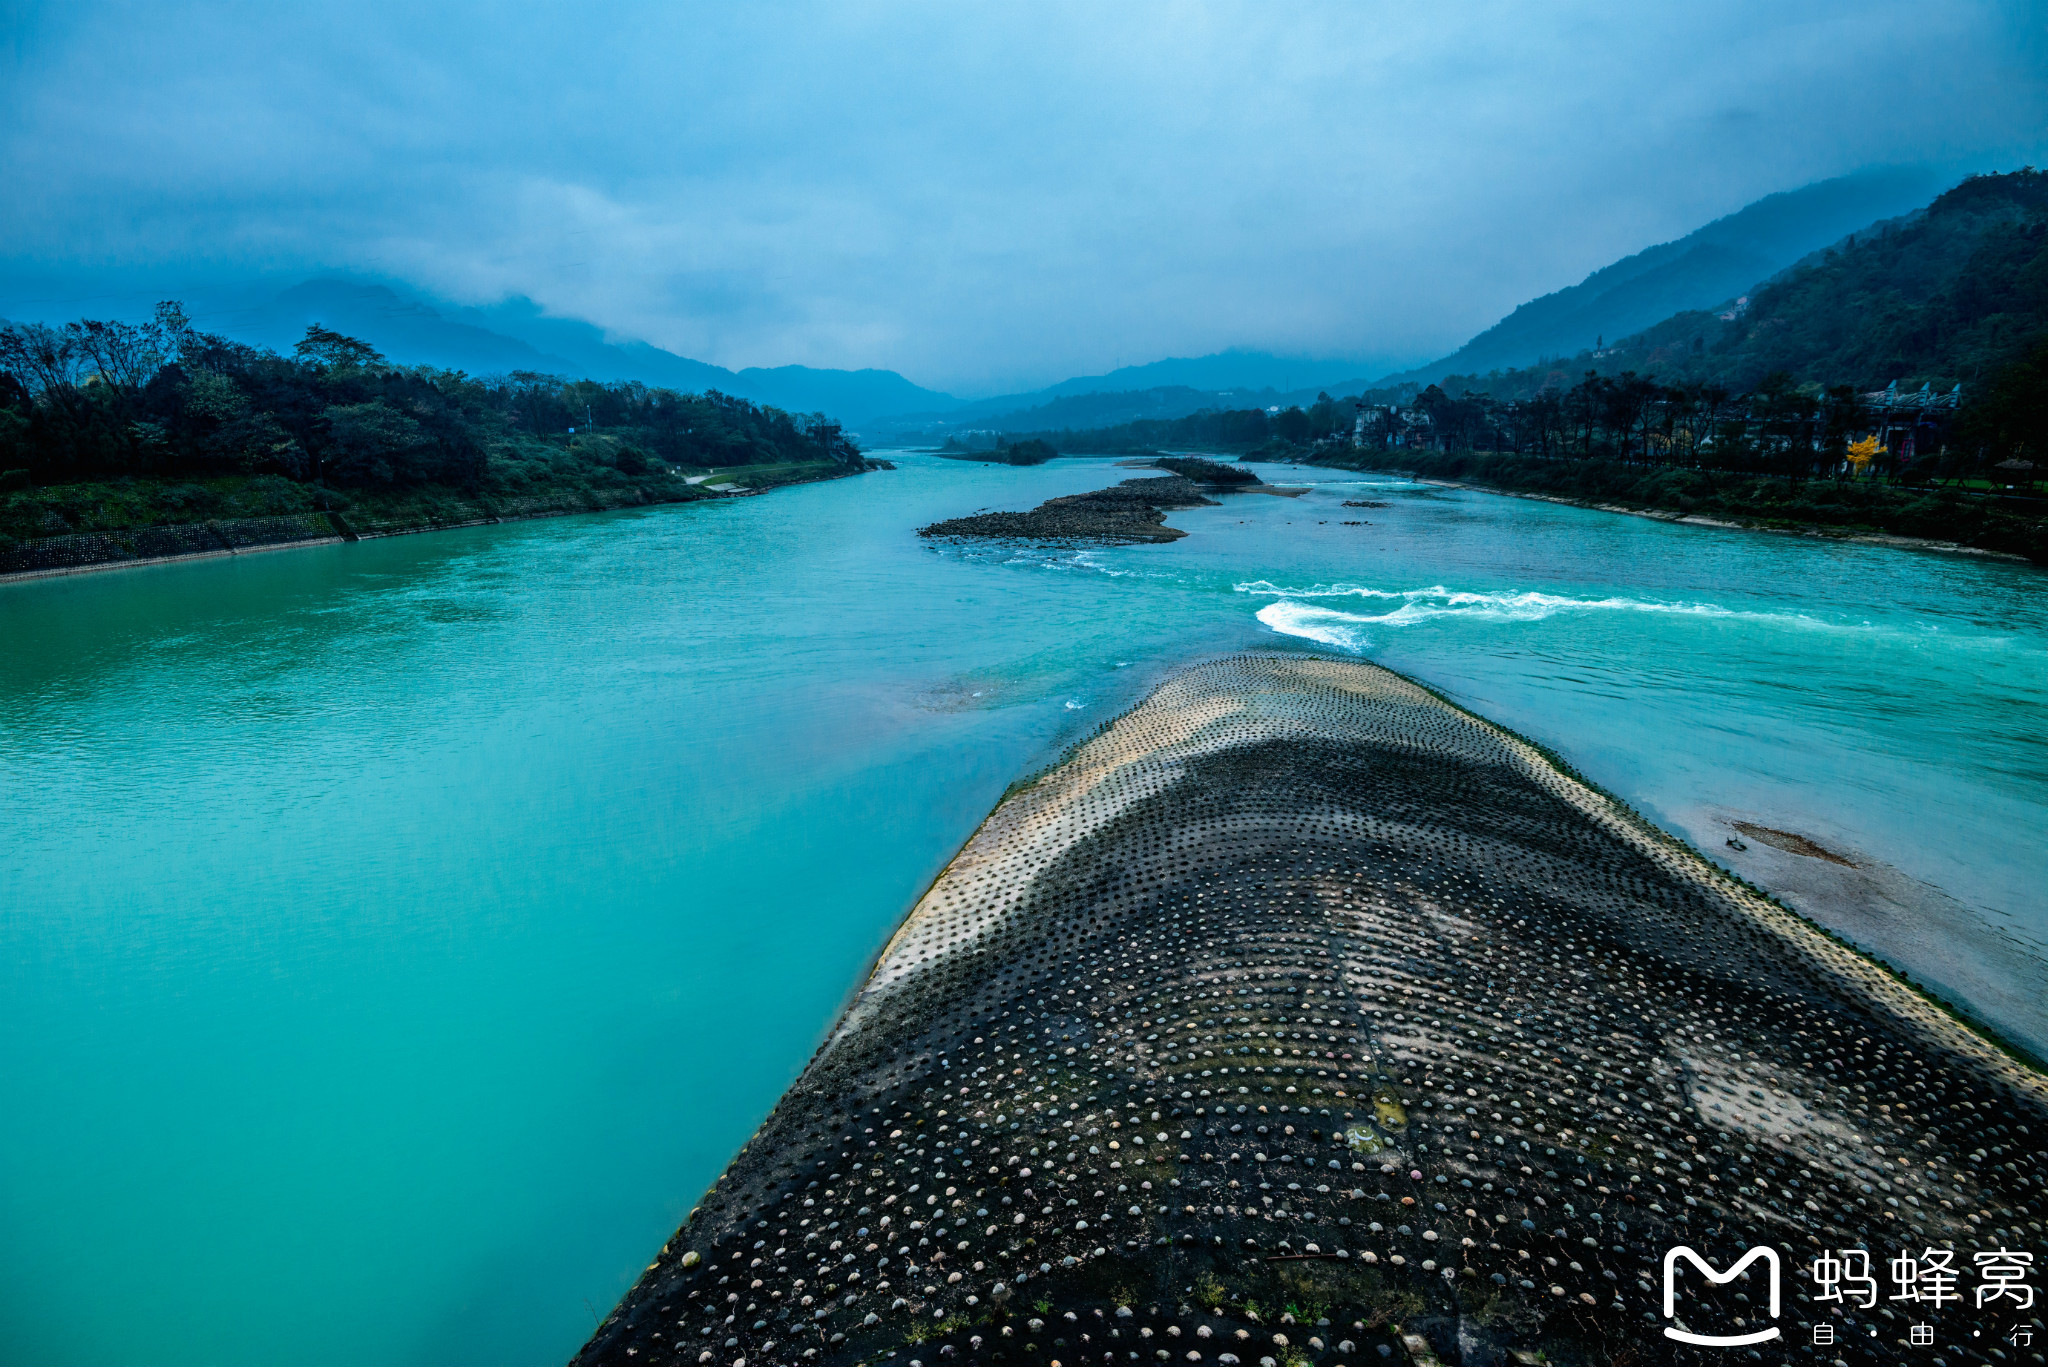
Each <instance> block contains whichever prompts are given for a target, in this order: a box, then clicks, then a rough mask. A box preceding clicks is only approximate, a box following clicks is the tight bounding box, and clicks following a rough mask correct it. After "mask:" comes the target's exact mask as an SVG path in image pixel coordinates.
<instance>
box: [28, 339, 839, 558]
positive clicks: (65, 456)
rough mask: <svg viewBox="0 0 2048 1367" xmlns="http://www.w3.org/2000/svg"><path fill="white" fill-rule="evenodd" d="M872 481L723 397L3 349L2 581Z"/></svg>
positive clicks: (109, 348)
mask: <svg viewBox="0 0 2048 1367" xmlns="http://www.w3.org/2000/svg"><path fill="white" fill-rule="evenodd" d="M865 468H868V462H866V461H865V460H864V459H863V457H862V455H861V452H860V449H859V447H858V446H857V445H856V444H855V443H853V442H852V441H850V440H848V439H846V438H845V437H844V436H842V435H841V433H840V430H839V428H838V426H837V425H836V424H834V423H832V422H830V421H829V420H828V419H826V417H825V416H824V415H823V414H791V413H785V412H783V411H781V410H779V409H775V408H767V407H762V406H760V405H757V404H753V403H749V402H748V401H746V400H744V399H736V398H732V397H730V396H728V395H724V394H718V393H709V394H680V393H676V392H674V391H671V390H666V389H650V388H648V387H647V386H645V385H641V384H628V383H609V384H608V383H599V382H595V381H589V380H565V379H562V378H560V377H557V376H551V375H541V374H536V373H532V372H523V371H521V372H514V373H512V374H509V375H503V376H494V377H484V378H479V377H474V376H470V375H466V374H463V373H460V372H453V371H441V370H434V369H432V368H430V367H424V366H399V365H393V364H391V363H389V362H388V361H386V359H385V358H384V357H383V356H382V355H380V354H379V353H378V352H377V351H376V349H375V348H374V347H372V346H371V345H370V344H369V343H367V342H363V341H360V340H358V339H355V338H351V337H346V336H343V335H341V334H339V333H336V332H333V331H330V330H328V329H326V328H322V327H319V326H317V325H316V326H313V327H310V328H308V329H307V331H306V336H305V338H304V339H303V340H302V341H300V342H299V344H298V345H297V346H296V347H295V348H294V352H293V354H292V355H291V356H280V355H278V354H277V353H275V352H272V351H268V350H265V349H262V348H258V347H251V346H245V345H243V344H241V343H238V342H233V341H230V340H228V339H226V338H223V337H218V336H213V335H210V334H207V333H202V332H199V331H197V330H195V329H194V328H193V327H192V326H191V324H190V323H189V321H188V320H187V319H186V317H185V315H184V313H183V310H182V309H181V308H180V307H179V306H178V305H177V304H175V303H165V304H162V305H160V306H159V307H158V309H157V311H156V315H155V317H154V318H152V319H151V320H150V321H149V322H148V323H146V324H141V325H133V324H126V323H119V322H100V321H80V322H75V323H71V324H68V325H66V326H64V327H62V328H53V327H48V326H44V325H41V324H17V325H11V326H8V327H5V328H0V572H5V571H35V570H47V569H59V568H66V567H71V566H77V565H86V564H93V563H103V562H111V561H121V560H127V559H136V558H149V557H153V556H158V555H175V554H183V553H190V552H194V551H201V552H203V551H218V550H222V549H236V548H240V547H243V546H252V545H264V544H278V543H283V542H291V541H299V540H307V539H312V538H317V537H327V536H333V535H340V536H344V537H354V536H357V535H369V534H377V533H382V532H390V531H402V530H412V529H417V528H424V527H432V526H445V525H449V524H453V523H462V522H474V521H486V520H496V519H500V518H504V517H518V516H533V515H538V514H543V513H552V512H587V511H595V510H599V509H606V508H619V507H628V506H634V505H640V504H650V503H667V502H681V501H687V500H691V499H698V498H715V497H720V496H723V495H726V494H730V493H734V492H741V491H744V490H747V489H754V488H762V487H767V486H770V485H774V484H781V483H790V482H795V481H800V480H809V479H819V478H830V477H834V476H837V475H843V474H850V473H854V472H857V471H859V470H862V469H865Z"/></svg>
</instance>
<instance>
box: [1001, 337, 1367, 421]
mask: <svg viewBox="0 0 2048 1367" xmlns="http://www.w3.org/2000/svg"><path fill="white" fill-rule="evenodd" d="M1393 363H1394V362H1393V361H1391V360H1390V359H1388V358H1382V359H1380V360H1378V361H1373V360H1366V361H1357V360H1352V361H1332V360H1318V359H1314V358H1310V357H1300V356H1275V355H1273V354H1272V353H1271V352H1265V351H1239V350H1236V349H1234V348H1233V349H1232V350H1229V351H1219V352H1216V353H1214V354H1213V355H1209V356H1191V357H1172V358H1169V359H1167V360H1164V361H1152V362H1148V363H1147V364H1145V365H1127V366H1120V367H1118V368H1117V369H1115V370H1112V371H1110V372H1108V373H1107V374H1104V375H1077V376H1075V377H1074V378H1072V379H1068V380H1061V381H1060V382H1059V383H1058V384H1054V385H1047V386H1046V387H1045V388H1044V389H1041V390H1038V391H1036V392H1035V393H1032V394H1012V395H1008V396H1006V398H1005V399H991V400H984V401H983V402H984V403H1005V404H1006V405H1007V406H1009V407H1013V408H1014V407H1017V406H1020V405H1019V404H1018V402H1017V401H1019V400H1026V401H1028V400H1038V401H1040V402H1043V401H1044V400H1046V399H1054V398H1062V397H1065V396H1067V395H1071V394H1089V393H1099V394H1116V393H1144V392H1159V391H1163V390H1199V391H1206V392H1208V393H1211V394H1224V393H1231V392H1234V391H1237V390H1248V391H1254V392H1257V391H1264V390H1269V389H1270V390H1274V391H1276V392H1279V393H1287V392H1290V391H1293V390H1303V389H1305V390H1309V391H1314V390H1317V389H1325V388H1328V387H1329V386H1330V385H1332V384H1336V383H1340V382H1341V381H1343V380H1344V379H1345V378H1346V377H1348V376H1352V375H1359V374H1379V373H1381V372H1382V371H1383V370H1385V369H1386V368H1387V367H1388V366H1389V365H1390V364H1393Z"/></svg>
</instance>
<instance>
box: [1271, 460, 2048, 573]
mask: <svg viewBox="0 0 2048 1367" xmlns="http://www.w3.org/2000/svg"><path fill="white" fill-rule="evenodd" d="M1304 459H1305V460H1306V461H1307V463H1310V464H1314V465H1319V466H1322V467H1325V468H1330V469H1340V470H1360V471H1373V472H1384V473H1402V474H1412V475H1413V476H1415V477H1416V478H1418V479H1420V480H1423V481H1425V482H1430V483H1438V484H1446V485H1451V486H1454V487H1459V488H1470V489H1479V490H1482V491H1484V492H1487V493H1496V494H1514V495H1517V496H1519V497H1525V498H1538V499H1545V500H1548V501H1550V502H1555V503H1569V504H1573V505H1575V506H1578V507H1584V508H1594V509H1598V510H1600V511H1604V512H1619V513H1631V514H1636V515H1640V516H1647V517H1657V518H1661V519H1662V520H1664V521H1669V522H1688V523H1692V524H1694V525H1698V526H1718V527H1739V528H1743V529H1746V530H1751V531H1775V532H1792V533H1798V534H1804V535H1809V536H1822V537H1828V538H1832V539H1837V540H1855V541H1868V542H1872V543H1874V544H1879V545H1889V546H1896V547H1899V548H1902V549H1933V550H1955V551H1964V552H1974V553H1979V554H1993V555H2003V556H2009V557H2012V558H2016V559H2026V560H2032V561H2034V562H2036V563H2048V509H2043V508H2042V507H2041V506H2040V505H2039V504H2037V503H2027V504H2021V503H2015V504H2012V505H2010V506H2008V505H2007V504H2005V503H2003V502H2001V501H2000V500H1997V499H1992V498H1986V497H1978V496H1971V495H1965V494H1962V493H1960V492H1958V491H1955V490H1951V489H1937V488H1915V489H1904V488H1896V487H1893V486H1891V485H1884V484H1877V483H1874V482H1867V481H1849V482H1846V483H1842V482H1836V481H1829V480H1807V481H1802V482H1799V483H1794V482H1793V481H1790V480H1785V479H1779V478H1774V477H1769V476H1758V475H1738V474H1730V473H1727V472H1723V471H1713V470H1646V469H1644V468H1642V467H1639V466H1630V465H1623V464H1621V463H1620V462H1616V461H1601V460H1541V459H1537V458H1535V457H1528V456H1508V455H1501V454H1494V453H1486V452H1443V451H1417V450H1401V451H1377V452H1376V451H1361V450H1347V451H1344V452H1342V453H1339V454H1334V455H1324V456H1320V457H1304Z"/></svg>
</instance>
